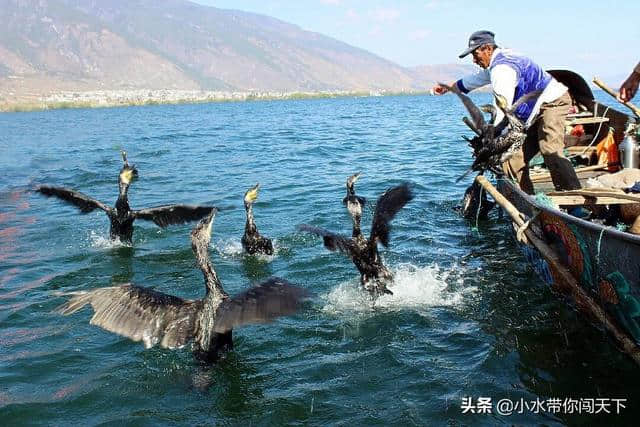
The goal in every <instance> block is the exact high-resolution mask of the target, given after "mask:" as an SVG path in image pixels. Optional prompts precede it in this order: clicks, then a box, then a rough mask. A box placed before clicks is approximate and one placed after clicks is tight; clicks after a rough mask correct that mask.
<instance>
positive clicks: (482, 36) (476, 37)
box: [458, 30, 496, 58]
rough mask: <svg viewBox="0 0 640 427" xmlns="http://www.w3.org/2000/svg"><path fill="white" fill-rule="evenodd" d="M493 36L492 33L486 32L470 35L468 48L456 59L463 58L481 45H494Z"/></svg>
mask: <svg viewBox="0 0 640 427" xmlns="http://www.w3.org/2000/svg"><path fill="white" fill-rule="evenodd" d="M494 36H495V34H494V33H492V32H491V31H487V30H480V31H476V32H475V33H473V34H471V36H469V47H468V48H467V49H465V51H464V52H462V53H461V54H460V56H458V58H464V57H465V56H467V55H469V54H470V53H471V52H473V51H474V50H476V49H477V48H479V47H480V46H482V45H483V44H496V41H495V39H494V38H493V37H494Z"/></svg>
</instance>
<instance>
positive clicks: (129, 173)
mask: <svg viewBox="0 0 640 427" xmlns="http://www.w3.org/2000/svg"><path fill="white" fill-rule="evenodd" d="M137 177H138V171H137V170H136V169H130V168H127V169H125V170H123V171H122V172H120V181H121V182H122V183H123V184H126V185H129V184H131V182H132V181H133V180H134V179H135V178H137Z"/></svg>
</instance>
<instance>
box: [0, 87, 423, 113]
mask: <svg viewBox="0 0 640 427" xmlns="http://www.w3.org/2000/svg"><path fill="white" fill-rule="evenodd" d="M428 94H429V91H428V90H424V91H318V92H275V91H274V92H257V91H256V92H223V91H200V90H168V89H166V90H165V89H163V90H144V89H136V90H97V91H64V92H57V93H53V94H51V95H46V96H42V97H39V98H37V99H15V100H11V101H7V100H2V99H0V112H4V113H15V112H30V111H45V110H58V109H67V108H110V107H132V106H143V105H171V104H204V103H214V102H243V101H273V100H294V99H323V98H345V97H372V96H394V95H428Z"/></svg>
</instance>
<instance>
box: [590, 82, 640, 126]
mask: <svg viewBox="0 0 640 427" xmlns="http://www.w3.org/2000/svg"><path fill="white" fill-rule="evenodd" d="M593 82H594V83H595V84H596V85H598V86H599V87H600V89H602V90H604V91H605V92H607V93H608V94H609V95H611V96H613V97H614V98H615V99H618V94H617V93H615V92H614V91H613V90H611V89H610V88H609V87H608V86H607V85H606V84H604V82H603V81H602V80H600V79H599V78H597V77H594V78H593ZM618 102H619V103H621V104H622V105H624V106H625V107H627V108H628V109H630V110H631V111H633V114H635V115H636V117H638V118H640V108H638V107H636V106H635V105H633V104H632V103H630V102H629V101H625V102H622V101H620V100H618Z"/></svg>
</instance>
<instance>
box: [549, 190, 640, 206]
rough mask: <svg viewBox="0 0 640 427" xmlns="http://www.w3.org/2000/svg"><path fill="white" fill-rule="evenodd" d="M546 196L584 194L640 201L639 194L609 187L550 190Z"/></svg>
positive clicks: (585, 195)
mask: <svg viewBox="0 0 640 427" xmlns="http://www.w3.org/2000/svg"><path fill="white" fill-rule="evenodd" d="M547 196H584V197H607V198H611V199H618V200H631V201H633V202H634V203H640V196H635V195H633V194H627V193H625V192H623V191H622V190H620V192H618V191H615V190H613V189H611V188H588V189H587V188H584V189H580V190H571V191H552V192H550V193H548V194H547Z"/></svg>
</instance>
